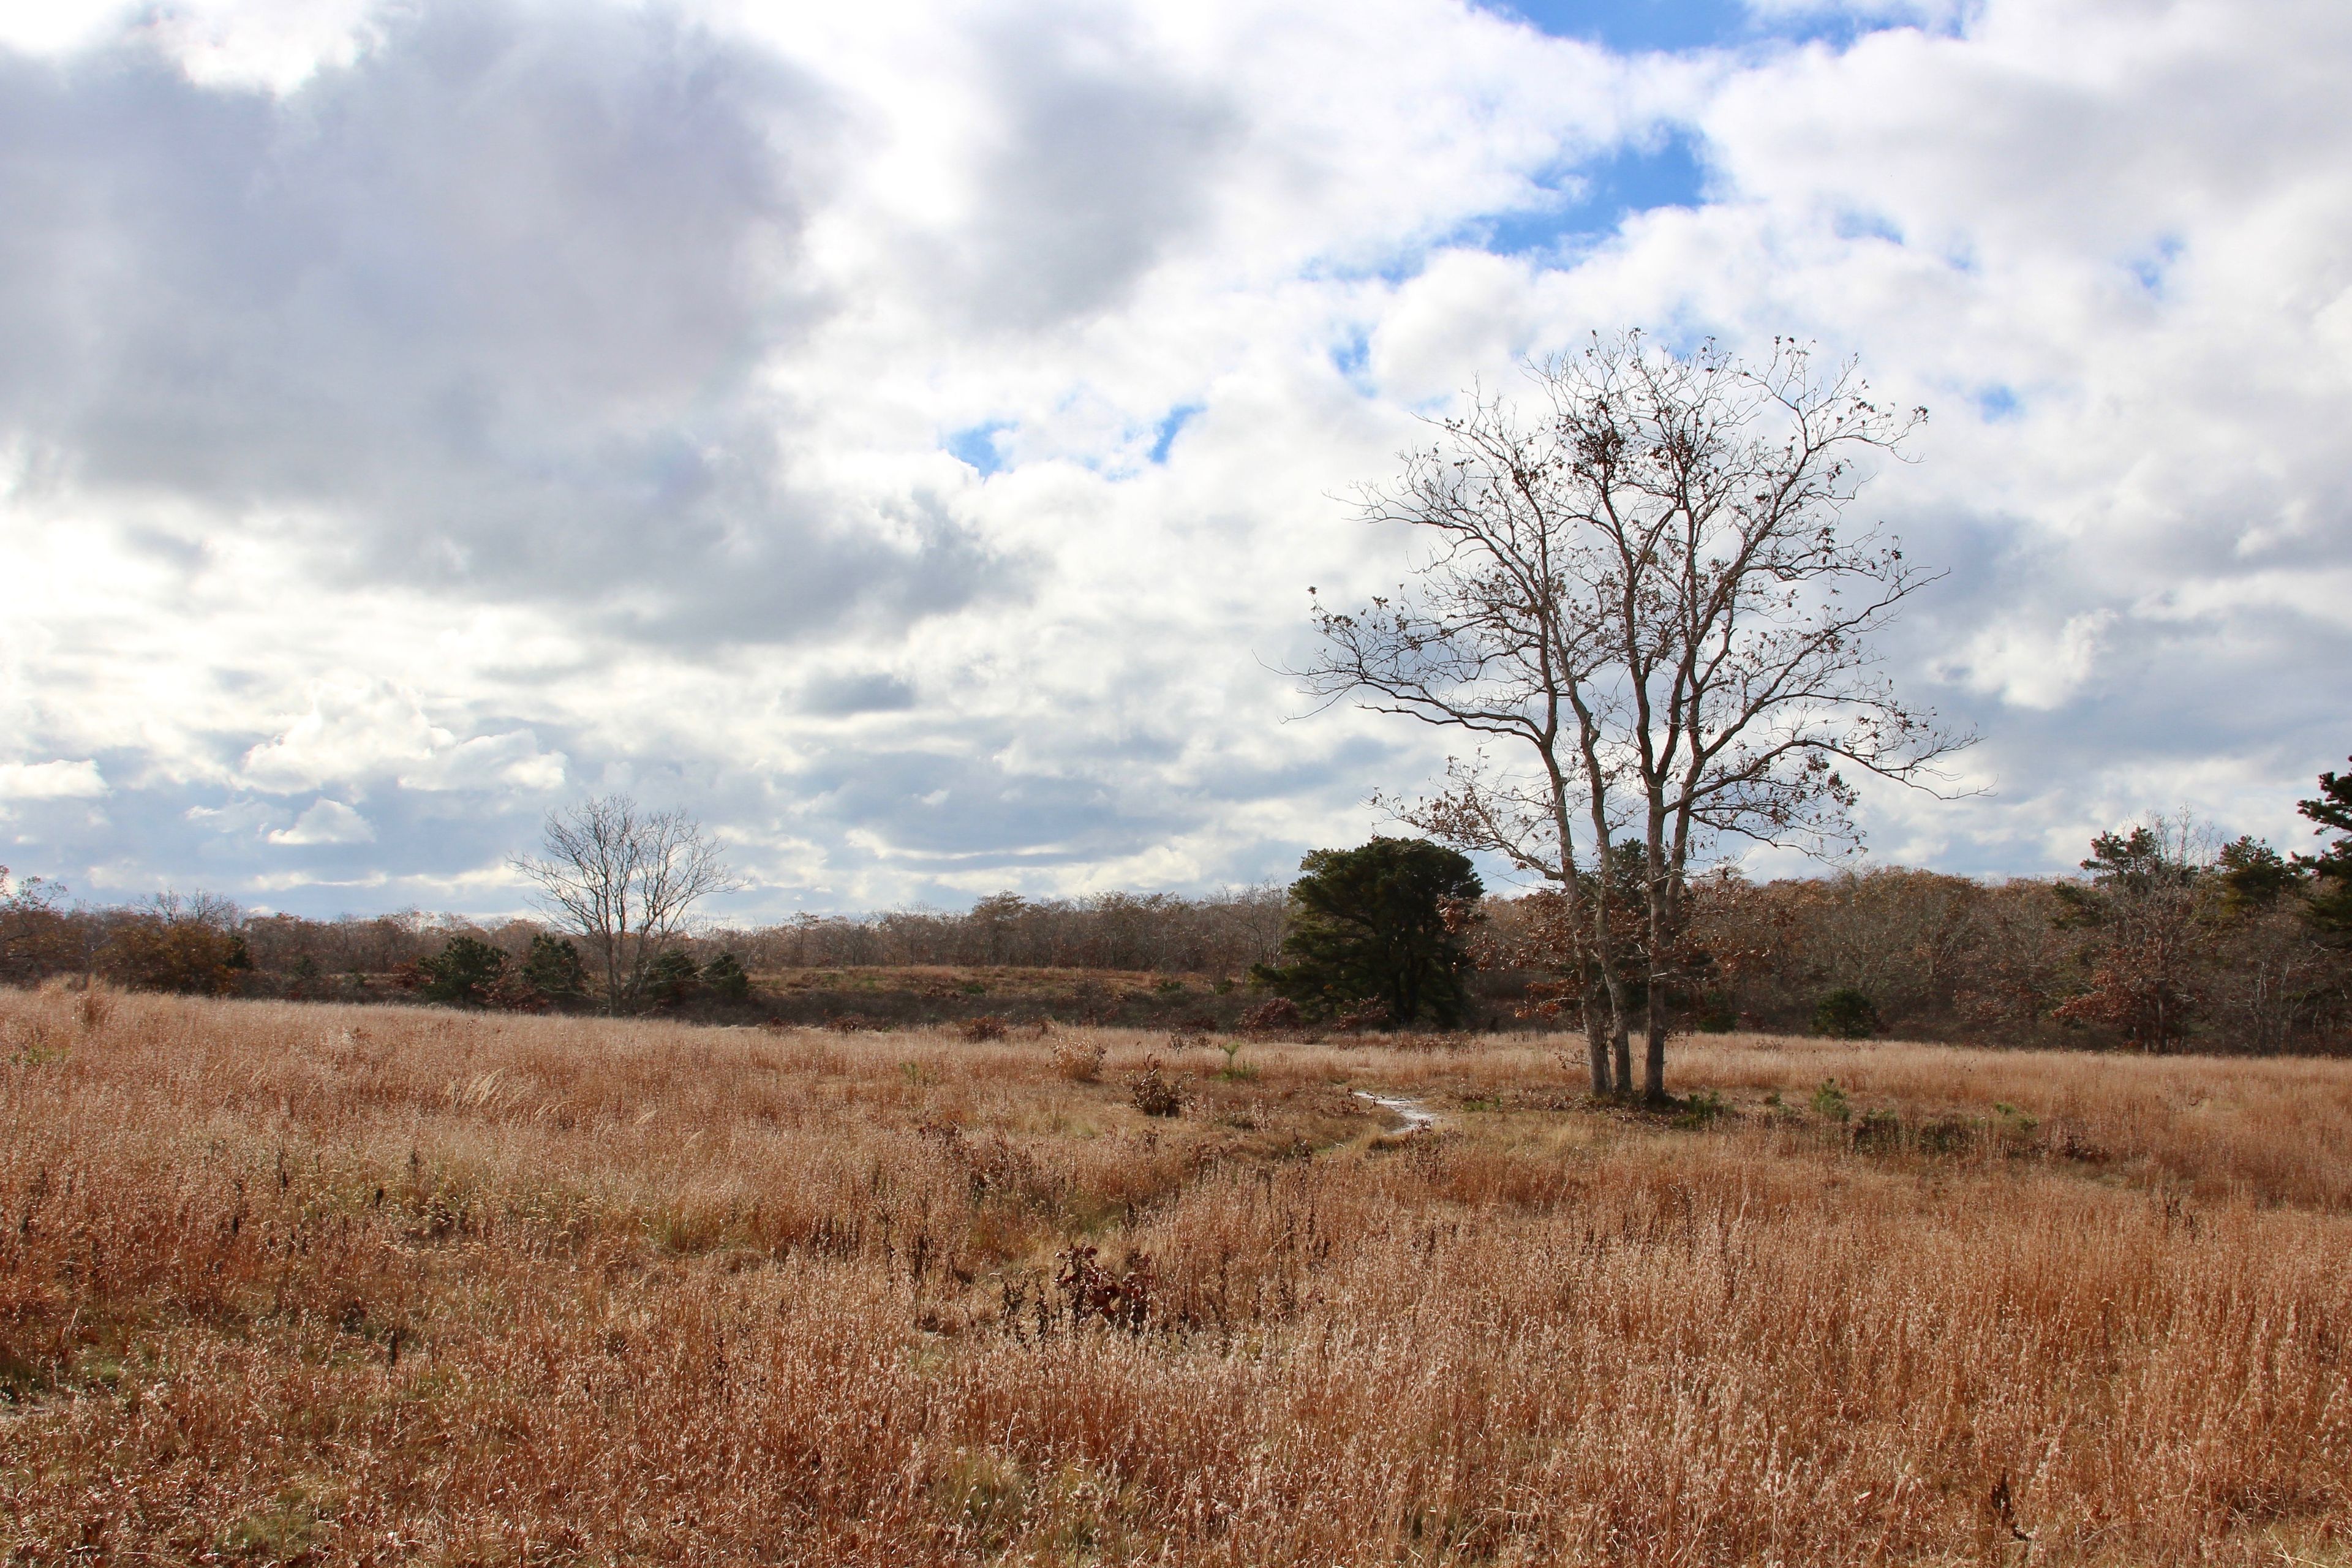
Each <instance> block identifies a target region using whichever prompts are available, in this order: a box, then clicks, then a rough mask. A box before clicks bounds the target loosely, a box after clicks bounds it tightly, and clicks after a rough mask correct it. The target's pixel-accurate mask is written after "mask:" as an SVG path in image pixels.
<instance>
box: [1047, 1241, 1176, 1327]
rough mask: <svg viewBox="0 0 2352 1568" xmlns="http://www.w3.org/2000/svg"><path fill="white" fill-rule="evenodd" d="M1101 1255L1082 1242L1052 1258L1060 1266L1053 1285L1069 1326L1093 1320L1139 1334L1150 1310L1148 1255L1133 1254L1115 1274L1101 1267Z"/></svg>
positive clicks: (1150, 1282)
mask: <svg viewBox="0 0 2352 1568" xmlns="http://www.w3.org/2000/svg"><path fill="white" fill-rule="evenodd" d="M1100 1258H1101V1255H1100V1253H1099V1252H1097V1249H1096V1248H1094V1247H1090V1246H1087V1244H1085V1243H1083V1242H1081V1243H1079V1244H1078V1245H1076V1246H1075V1247H1070V1248H1069V1249H1068V1250H1067V1251H1066V1252H1064V1253H1063V1254H1062V1255H1061V1256H1060V1257H1059V1258H1056V1259H1055V1262H1056V1263H1057V1264H1058V1265H1059V1267H1058V1268H1056V1269H1055V1273H1054V1284H1055V1286H1056V1287H1057V1288H1058V1289H1060V1290H1061V1292H1062V1299H1063V1300H1064V1301H1065V1302H1066V1303H1067V1304H1068V1308H1069V1313H1070V1326H1071V1327H1072V1328H1078V1327H1081V1326H1083V1325H1084V1324H1086V1323H1087V1322H1088V1321H1096V1322H1101V1323H1105V1324H1108V1326H1109V1327H1111V1328H1114V1329H1125V1330H1126V1331H1128V1332H1129V1333H1131V1334H1139V1333H1141V1332H1142V1331H1143V1325H1144V1321H1145V1319H1147V1318H1148V1317H1149V1316H1150V1312H1151V1284H1152V1279H1151V1259H1150V1257H1148V1256H1147V1255H1145V1254H1143V1253H1140V1252H1139V1253H1136V1254H1135V1255H1134V1256H1132V1257H1130V1258H1129V1259H1128V1260H1127V1266H1126V1267H1125V1268H1122V1269H1120V1270H1119V1271H1118V1273H1116V1274H1114V1273H1113V1272H1111V1271H1110V1270H1109V1269H1108V1268H1105V1267H1103V1265H1102V1263H1101V1261H1100Z"/></svg>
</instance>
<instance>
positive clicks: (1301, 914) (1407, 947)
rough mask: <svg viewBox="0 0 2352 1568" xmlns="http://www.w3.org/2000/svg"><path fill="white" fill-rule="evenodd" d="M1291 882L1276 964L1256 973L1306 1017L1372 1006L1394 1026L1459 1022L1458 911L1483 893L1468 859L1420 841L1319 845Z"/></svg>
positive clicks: (1462, 958)
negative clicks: (1285, 928) (1426, 1020)
mask: <svg viewBox="0 0 2352 1568" xmlns="http://www.w3.org/2000/svg"><path fill="white" fill-rule="evenodd" d="M1298 864H1299V869H1300V870H1301V871H1303V872H1305V873H1306V875H1304V876H1302V877H1300V878H1299V879H1298V880H1297V881H1296V882H1294V883H1292V884H1291V889H1290V900H1291V925H1290V931H1289V932H1288V934H1286V936H1284V938H1283V939H1282V952H1283V956H1284V957H1285V958H1286V959H1287V960H1288V961H1289V962H1287V963H1284V964H1281V965H1279V966H1275V965H1268V964H1259V965H1258V966H1256V968H1255V969H1254V970H1252V971H1251V974H1252V977H1253V978H1255V980H1257V981H1258V983H1259V984H1263V985H1265V987H1266V988H1267V989H1268V990H1270V991H1273V992H1275V993H1276V994H1279V995H1283V996H1287V997H1289V998H1290V999H1291V1000H1292V1001H1294V1002H1297V1004H1299V1005H1300V1006H1302V1007H1305V1008H1307V1010H1309V1011H1311V1012H1316V1013H1322V1014H1329V1013H1332V1012H1338V1011H1342V1010H1346V1009H1348V1008H1350V1007H1354V1006H1360V1005H1363V1004H1365V1003H1378V1004H1380V1005H1382V1006H1385V1007H1386V1008H1387V1010H1388V1013H1389V1016H1390V1017H1391V1019H1392V1020H1393V1021H1394V1022H1396V1023H1398V1024H1411V1023H1413V1022H1415V1021H1416V1020H1418V1019H1419V1018H1420V1017H1421V1016H1423V1014H1424V1013H1426V1014H1428V1015H1429V1016H1431V1017H1432V1018H1433V1019H1434V1020H1435V1021H1436V1022H1437V1023H1438V1024H1439V1025H1441V1026H1452V1025H1454V1024H1455V1023H1458V1022H1459V1021H1460V1020H1461V1018H1462V1016H1463V1013H1464V1012H1465V1009H1466V1007H1467V1005H1468V1001H1469V998H1468V995H1467V993H1466V989H1465V981H1466V979H1467V977H1468V975H1469V973H1470V970H1471V968H1472V967H1473V963H1472V959H1471V955H1470V952H1469V945H1468V942H1466V941H1465V937H1464V934H1463V932H1462V931H1461V930H1460V922H1459V920H1458V918H1457V917H1458V913H1459V911H1460V910H1462V909H1463V908H1464V907H1465V906H1466V905H1468V904H1469V903H1470V902H1472V901H1473V900H1475V899H1476V898H1477V897H1478V896H1479V895H1480V894H1481V893H1482V892H1484V891H1485V890H1486V889H1484V888H1483V887H1482V886H1481V885H1480V883H1479V881H1478V873H1477V872H1476V871H1475V869H1473V868H1472V867H1471V864H1470V861H1469V859H1468V858H1466V857H1465V856H1463V855H1460V854H1457V853H1456V852H1455V851H1454V850H1451V849H1446V848H1443V847H1440V846H1438V845H1435V844H1432V843H1430V842H1429V841H1427V840H1426V839H1421V838H1375V839H1373V840H1372V841H1371V842H1370V844H1367V845H1365V846H1363V847H1361V848H1358V849H1318V850H1317V851H1315V852H1314V853H1313V854H1311V855H1309V856H1307V858H1305V859H1304V860H1301V861H1300V862H1299V863H1298Z"/></svg>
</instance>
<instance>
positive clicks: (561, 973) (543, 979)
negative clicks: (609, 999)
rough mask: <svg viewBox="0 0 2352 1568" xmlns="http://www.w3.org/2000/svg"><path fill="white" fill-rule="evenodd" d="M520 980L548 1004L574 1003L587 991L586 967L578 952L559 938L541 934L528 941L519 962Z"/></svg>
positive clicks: (542, 932) (570, 944)
mask: <svg viewBox="0 0 2352 1568" xmlns="http://www.w3.org/2000/svg"><path fill="white" fill-rule="evenodd" d="M522 977H523V978H524V979H525V980H527V981H529V982H530V987H531V989H532V990H534V991H536V992H538V993H539V994H541V995H542V996H544V997H546V998H547V999H548V1000H549V1001H551V1002H576V1001H578V1000H579V999H580V998H581V997H583V996H584V995H586V994H587V992H588V971H587V966H586V965H585V964H583V963H581V961H580V950H579V949H578V948H576V947H574V946H572V943H571V942H567V941H565V940H564V939H563V938H562V937H560V936H550V935H548V934H547V933H546V932H545V931H541V933H540V934H539V935H537V936H534V937H532V938H531V939H530V952H529V953H528V954H526V955H525V956H524V958H523V961H522Z"/></svg>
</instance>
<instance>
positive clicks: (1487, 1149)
mask: <svg viewBox="0 0 2352 1568" xmlns="http://www.w3.org/2000/svg"><path fill="white" fill-rule="evenodd" d="M1071 1033H1072V1032H1071V1031H1064V1032H1063V1033H1062V1034H1061V1035H1058V1036H1055V1037H1050V1038H1046V1039H1042V1040H1040V1039H1018V1038H1016V1039H1009V1040H1002V1041H992V1042H988V1043H985V1044H977V1045H975V1044H967V1043H965V1042H963V1041H961V1040H960V1039H957V1038H953V1037H949V1036H944V1035H919V1034H905V1035H862V1036H837V1035H829V1034H824V1033H819V1032H799V1031H795V1032H785V1033H766V1032H761V1031H753V1030H712V1029H695V1028H690V1027H686V1026H672V1025H663V1024H656V1023H610V1024H607V1023H583V1022H579V1021H570V1020H562V1019H549V1018H528V1017H514V1016H461V1015H457V1014H452V1013H441V1012H429V1011H424V1010H400V1009H369V1008H336V1007H328V1006H304V1005H259V1004H246V1003H226V1002H196V1001H185V1000H174V999H167V998H161V997H142V996H123V997H103V996H101V997H97V998H91V999H87V1000H86V999H83V998H79V997H77V996H74V995H72V994H66V993H62V992H45V993H40V994H26V993H0V1058H5V1061H6V1064H7V1065H5V1067H0V1117H4V1118H5V1123H0V1124H5V1127H6V1128H7V1130H8V1135H7V1138H6V1140H5V1144H0V1386H5V1390H6V1397H7V1399H8V1401H9V1403H8V1404H7V1405H5V1406H0V1528H5V1536H6V1538H7V1540H8V1542H10V1544H11V1545H12V1546H13V1547H14V1549H15V1556H14V1558H13V1559H12V1560H13V1561H18V1562H28V1563H53V1562H54V1563H63V1562H68V1561H73V1562H122V1563H131V1562H152V1561H169V1562H179V1561H191V1560H198V1559H203V1558H205V1554H207V1553H212V1554H214V1556H215V1559H216V1560H219V1561H270V1560H280V1561H293V1560H301V1561H312V1562H320V1563H392V1562H425V1563H524V1562H532V1563H538V1562H562V1563H628V1562H679V1563H731V1562H744V1563H751V1562H767V1563H774V1562H789V1563H893V1564H898V1563H965V1562H973V1563H979V1562H986V1563H1014V1562H1036V1563H1048V1562H1051V1563H1122V1562H1141V1561H1151V1562H1184V1563H1234V1564H1244V1563H1246V1564H1259V1563H1299V1564H1308V1563H1313V1564H1329V1563H1392V1562H1412V1563H1657V1564H1685V1563H1690V1564H1698V1563H1758V1564H1763V1563H1784V1564H1790V1565H1796V1564H1816V1563H1823V1564H1841V1563H2022V1562H2031V1563H2037V1564H2044V1563H2097V1564H2110V1563H2112V1564H2124V1563H2207V1562H2214V1563H2282V1562H2284V1561H2286V1560H2287V1559H2289V1558H2290V1557H2292V1558H2294V1559H2296V1560H2301V1561H2305V1562H2317V1563H2331V1564H2333V1563H2342V1562H2344V1561H2346V1557H2345V1551H2346V1543H2347V1523H2352V1394H2347V1387H2346V1384H2347V1372H2352V1066H2343V1065H2337V1064H2333V1063H2317V1062H2303V1061H2242V1060H2237V1061H2227V1062H2222V1061H2212V1060H2200V1059H2177V1060H2138V1059H2133V1060H2123V1059H2117V1058H2094V1057H2084V1056H2051V1055H2026V1054H2013V1055H2012V1054H1997V1053H1990V1052H1978V1051H1969V1050H1957V1049H1950V1048H1944V1047H1914V1046H1847V1045H1836V1046H1830V1045H1824V1044H1820V1043H1814V1042H1803V1041H1785V1040H1773V1039H1763V1038H1744V1037H1726V1038H1722V1039H1717V1040H1703V1041H1695V1042H1690V1043H1688V1044H1686V1045H1685V1047H1682V1048H1681V1053H1680V1055H1679V1057H1678V1058H1677V1060H1678V1079H1679V1081H1682V1082H1685V1083H1687V1084H1692V1085H1708V1086H1713V1087H1714V1088H1716V1089H1719V1090H1720V1091H1721V1092H1722V1094H1723V1096H1724V1100H1725V1104H1726V1107H1727V1109H1726V1110H1725V1112H1724V1113H1723V1114H1720V1115H1715V1116H1711V1117H1710V1116H1708V1115H1706V1114H1705V1113H1704V1112H1700V1113H1686V1114H1685V1115H1684V1116H1683V1117H1681V1118H1680V1119H1679V1121H1677V1119H1674V1118H1651V1117H1645V1116H1641V1115H1636V1114H1633V1113H1630V1112H1625V1111H1620V1110H1607V1109H1594V1108H1591V1107H1588V1106H1585V1105H1584V1104H1583V1103H1582V1102H1581V1101H1580V1100H1578V1099H1577V1098H1576V1097H1575V1087H1574V1086H1575V1084H1576V1082H1577V1078H1578V1074H1579V1073H1580V1070H1581V1069H1580V1068H1578V1067H1577V1066H1576V1064H1575V1063H1574V1061H1573V1060H1572V1059H1570V1060H1568V1061H1566V1062H1565V1064H1563V1062H1562V1061H1561V1060H1560V1059H1559V1058H1557V1056H1556V1053H1557V1052H1558V1051H1559V1049H1560V1048H1561V1046H1562V1042H1558V1041H1540V1040H1539V1041H1528V1040H1525V1039H1518V1040H1502V1041H1488V1042H1482V1043H1479V1044H1476V1045H1474V1046H1472V1047H1466V1048H1463V1049H1460V1050H1443V1051H1422V1052H1402V1051H1397V1050H1392V1049H1387V1048H1381V1047H1357V1048H1346V1047H1340V1046H1337V1045H1320V1046H1285V1045H1265V1046H1253V1047H1249V1048H1248V1049H1246V1050H1245V1051H1244V1053H1243V1055H1242V1058H1241V1060H1242V1063H1243V1064H1244V1067H1245V1068H1250V1067H1254V1068H1255V1069H1256V1071H1255V1077H1254V1078H1235V1079H1220V1078H1217V1077H1214V1076H1213V1069H1215V1068H1221V1067H1223V1058H1222V1057H1220V1056H1218V1055H1217V1054H1216V1053H1214V1052H1211V1051H1206V1050H1196V1051H1193V1052H1190V1053H1188V1054H1187V1055H1186V1056H1184V1057H1183V1058H1181V1059H1171V1069H1172V1070H1175V1071H1176V1072H1178V1073H1179V1074H1180V1075H1181V1079H1182V1082H1183V1085H1184V1087H1185V1089H1186V1090H1187V1093H1188V1095H1189V1097H1190V1099H1189V1103H1188V1106H1187V1108H1186V1110H1185V1113H1184V1114H1183V1115H1182V1116H1181V1117H1177V1118H1173V1119H1160V1120H1150V1121H1147V1119H1145V1118H1143V1117H1141V1116H1140V1115H1139V1114H1137V1113H1136V1112H1135V1110H1133V1109H1132V1108H1131V1107H1130V1106H1129V1104H1128V1103H1127V1101H1126V1097H1125V1090H1124V1089H1123V1088H1122V1081H1123V1079H1125V1077H1126V1076H1127V1075H1128V1074H1129V1073H1131V1072H1133V1071H1135V1070H1136V1069H1137V1068H1139V1066H1140V1064H1141V1062H1142V1060H1143V1058H1144V1057H1145V1055H1146V1054H1147V1053H1148V1052H1150V1051H1152V1050H1163V1051H1164V1049H1165V1043H1164V1042H1163V1041H1159V1040H1156V1039H1154V1038H1151V1037H1144V1036H1139V1035H1134V1034H1116V1033H1111V1032H1108V1031H1106V1032H1102V1033H1100V1034H1099V1035H1098V1036H1097V1037H1096V1038H1097V1040H1098V1042H1099V1043H1100V1044H1102V1045H1104V1046H1105V1047H1106V1048H1107V1050H1108V1061H1107V1062H1106V1064H1105V1066H1104V1068H1103V1069H1102V1072H1101V1075H1100V1080H1099V1081H1094V1082H1088V1081H1080V1080H1076V1079H1072V1078H1069V1077H1066V1076H1065V1075H1064V1073H1063V1072H1062V1071H1059V1070H1057V1069H1056V1066H1055V1047H1056V1046H1057V1045H1066V1043H1067V1042H1068V1039H1069V1036H1070V1034H1071ZM1824 1079H1835V1080H1836V1083H1837V1084H1838V1085H1839V1086H1840V1087H1841V1089H1842V1090H1843V1093H1844V1095H1845V1096H1846V1102H1845V1104H1844V1105H1843V1110H1844V1111H1845V1113H1846V1114H1845V1117H1844V1119H1843V1120H1842V1121H1841V1120H1838V1119H1836V1118H1835V1116H1834V1115H1833V1114H1828V1113H1825V1112H1834V1111H1835V1110H1838V1109H1841V1108H1840V1107H1839V1106H1838V1104H1837V1101H1836V1100H1835V1099H1834V1097H1830V1098H1827V1099H1825V1100H1824V1101H1823V1107H1824V1110H1823V1111H1817V1110H1814V1109H1812V1103H1813V1101H1812V1097H1813V1095H1814V1093H1815V1090H1816V1089H1818V1088H1819V1086H1820V1085H1821V1084H1822V1081H1823V1080H1824ZM1355 1089H1374V1090H1378V1091H1380V1092H1382V1093H1387V1094H1403V1095H1409V1096H1413V1097H1416V1098H1419V1099H1421V1100H1423V1102H1424V1103H1426V1104H1428V1105H1429V1106H1431V1107H1432V1108H1433V1110H1436V1111H1437V1112H1438V1114H1439V1116H1440V1118H1441V1126H1440V1129H1439V1130H1438V1131H1435V1132H1433V1133H1427V1134H1422V1135H1417V1136H1412V1137H1398V1136H1393V1135H1391V1134H1390V1133H1389V1132H1388V1131H1386V1130H1387V1128H1388V1127H1389V1125H1390V1123H1389V1119H1388V1118H1387V1117H1386V1116H1385V1115H1384V1113H1382V1112H1381V1111H1380V1110H1378V1108H1377V1107H1375V1106H1373V1105H1371V1104H1370V1102H1369V1101H1367V1100H1362V1099H1360V1098H1358V1097H1357V1096H1356V1095H1355V1094H1354V1092H1353V1091H1354V1090H1355ZM1768 1096H1777V1097H1778V1100H1779V1101H1780V1103H1779V1104H1778V1105H1773V1104H1769V1103H1767V1097H1768ZM1996 1105H2005V1106H2007V1107H2009V1108H2011V1109H2009V1110H1997V1109H1995V1107H1996ZM1079 1243H1084V1244H1086V1245H1088V1246H1092V1247H1096V1248H1097V1252H1096V1254H1095V1255H1094V1256H1093V1257H1092V1258H1091V1259H1089V1258H1085V1257H1084V1256H1076V1257H1074V1256H1073V1255H1072V1254H1071V1253H1070V1252H1069V1249H1070V1248H1071V1247H1073V1246H1074V1245H1076V1244H1079ZM1137 1254H1142V1255H1145V1259H1141V1260H1139V1258H1137V1257H1136V1255H1137ZM1057 1276H1059V1279H1060V1282H1058V1283H1057V1278H1056V1277H1057ZM1074 1302H1077V1303H1080V1304H1082V1305H1083V1304H1084V1303H1088V1302H1091V1303H1094V1304H1095V1305H1096V1306H1097V1307H1101V1305H1102V1303H1105V1302H1118V1303H1122V1304H1123V1305H1121V1306H1119V1308H1118V1310H1119V1311H1120V1312H1125V1311H1126V1310H1128V1305H1127V1304H1134V1303H1143V1305H1142V1306H1141V1308H1140V1310H1141V1313H1142V1322H1141V1327H1140V1329H1139V1331H1129V1329H1127V1328H1125V1327H1117V1326H1110V1325H1108V1324H1107V1323H1106V1322H1105V1321H1103V1319H1104V1316H1105V1315H1106V1313H1107V1312H1108V1311H1109V1309H1108V1308H1104V1309H1103V1310H1097V1311H1093V1312H1084V1311H1079V1312H1076V1313H1074V1307H1073V1303H1074ZM1074 1315H1076V1316H1080V1317H1083V1318H1085V1319H1086V1321H1073V1318H1074Z"/></svg>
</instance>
